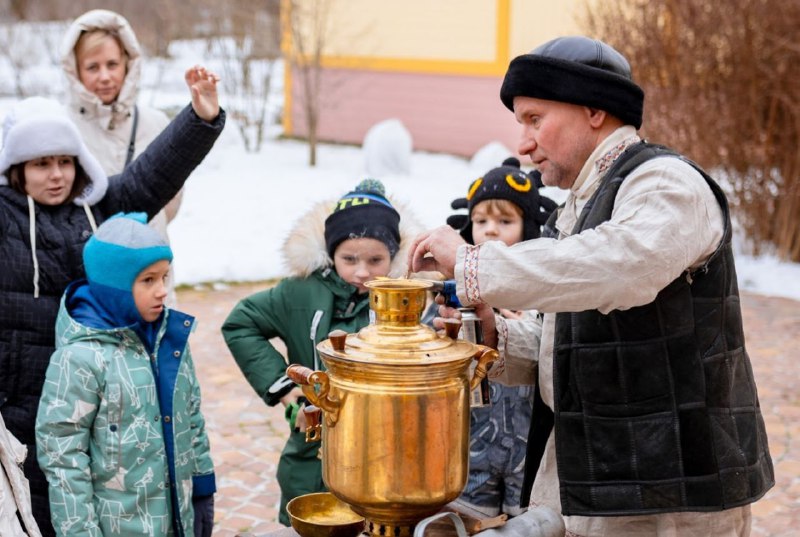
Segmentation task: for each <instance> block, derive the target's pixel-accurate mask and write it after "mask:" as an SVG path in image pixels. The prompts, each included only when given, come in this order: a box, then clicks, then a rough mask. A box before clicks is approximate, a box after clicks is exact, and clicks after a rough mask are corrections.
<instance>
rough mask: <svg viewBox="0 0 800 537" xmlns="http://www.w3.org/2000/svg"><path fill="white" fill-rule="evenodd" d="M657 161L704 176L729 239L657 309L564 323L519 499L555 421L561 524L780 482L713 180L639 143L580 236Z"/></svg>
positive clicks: (696, 505) (731, 498) (592, 314)
mask: <svg viewBox="0 0 800 537" xmlns="http://www.w3.org/2000/svg"><path fill="white" fill-rule="evenodd" d="M661 156H672V157H678V158H681V159H682V160H684V161H686V162H687V163H689V164H691V165H692V166H693V167H694V168H695V169H697V171H698V172H700V173H701V174H702V175H703V177H704V178H705V180H706V182H707V183H708V185H709V187H710V188H711V190H712V191H713V192H714V195H715V197H716V198H717V201H718V202H719V204H720V207H721V208H722V213H723V217H724V222H725V230H724V235H723V239H722V241H721V243H720V245H719V246H718V248H717V250H716V251H715V252H714V253H713V254H712V256H711V257H710V258H709V259H708V261H707V262H706V263H705V264H704V265H703V266H702V267H701V268H700V269H698V270H695V271H694V272H691V273H688V272H687V273H684V274H682V275H681V276H679V277H678V278H677V279H675V280H674V281H673V282H672V283H670V284H669V285H668V286H667V287H666V288H664V289H662V290H661V292H660V293H659V294H658V296H657V297H656V299H655V300H654V301H653V302H651V303H650V304H646V305H644V306H640V307H636V308H632V309H629V310H626V311H620V310H616V311H612V312H610V313H609V314H607V315H604V314H602V313H600V312H598V311H597V310H590V311H583V312H576V313H559V314H557V315H556V330H555V346H554V351H553V354H554V356H553V389H554V403H555V404H554V407H555V409H554V414H553V413H550V415H549V416H548V415H547V414H548V412H549V409H547V407H546V406H545V405H544V404H543V403H542V402H541V397H537V404H536V405H535V411H534V420H533V422H532V425H531V428H532V430H531V434H530V442H529V446H528V455H529V458H528V465H527V467H526V472H525V473H526V475H525V479H526V483H525V487H524V489H523V490H524V492H525V494H524V499H523V501H525V502H526V501H527V499H528V498H529V497H530V487H531V486H532V484H533V478H534V477H535V475H536V470H537V469H538V467H539V463H540V460H541V455H542V453H543V450H544V446H543V441H546V438H547V435H548V434H549V429H548V422H549V423H550V424H553V423H554V425H555V441H556V459H557V466H558V475H559V480H560V487H561V488H560V493H561V509H562V513H563V514H564V515H582V516H624V515H641V514H648V513H669V512H679V511H719V510H722V509H728V508H731V507H736V506H740V505H744V504H748V503H751V502H753V501H755V500H757V499H759V498H760V497H761V496H763V495H764V494H765V493H766V491H767V490H769V488H771V487H772V485H773V484H774V473H773V467H772V460H771V458H770V455H769V450H768V447H767V434H766V431H765V428H764V421H763V419H762V416H761V410H760V407H759V403H758V394H757V393H756V385H755V381H754V379H753V371H752V368H751V365H750V359H749V358H748V356H747V352H746V350H745V345H744V333H743V329H742V314H741V307H740V303H739V290H738V286H737V281H736V270H735V267H734V261H733V252H732V249H731V223H730V214H729V209H728V204H727V201H726V199H725V195H724V193H723V192H722V190H721V189H720V187H719V186H718V185H717V184H716V182H714V180H713V179H711V177H709V176H708V175H707V174H706V173H705V172H704V171H703V170H702V169H700V168H699V167H698V166H697V165H696V164H694V163H692V162H690V161H688V160H687V159H685V158H683V157H680V156H679V155H677V154H676V153H674V152H672V151H671V150H669V149H667V148H665V147H663V146H656V145H652V144H648V143H646V142H641V143H639V144H636V145H634V146H632V147H630V148H629V149H628V150H627V151H626V152H625V153H623V154H622V155H621V156H620V158H619V159H618V160H617V162H615V164H614V166H613V167H612V169H610V170H609V172H608V173H607V174H606V176H605V177H604V179H603V180H602V183H601V185H600V187H599V188H598V190H597V192H595V194H594V195H593V196H592V198H591V199H590V201H589V202H588V203H587V205H586V206H585V207H584V209H583V211H582V212H581V215H580V218H579V220H578V222H577V224H576V226H575V229H574V230H573V233H574V234H575V233H580V232H582V231H583V230H586V229H592V228H594V227H596V226H598V225H600V224H602V223H603V222H605V221H607V220H608V219H609V218H610V217H611V212H612V209H613V208H614V199H615V198H616V195H617V191H618V190H619V187H620V185H621V184H622V182H623V181H624V180H625V177H626V176H627V175H628V174H629V173H630V171H632V170H633V169H634V168H636V167H637V166H639V165H640V164H641V163H643V162H645V161H646V160H649V159H651V158H658V157H661ZM655 262H657V260H655ZM537 396H538V391H537ZM537 428H538V430H536V431H534V430H533V429H537Z"/></svg>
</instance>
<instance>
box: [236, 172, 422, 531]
mask: <svg viewBox="0 0 800 537" xmlns="http://www.w3.org/2000/svg"><path fill="white" fill-rule="evenodd" d="M331 205H333V210H331ZM412 221H413V219H410V218H409V215H408V214H407V211H406V213H405V214H404V215H403V218H402V220H401V218H400V214H399V212H398V211H397V210H396V209H395V206H394V205H393V204H392V203H391V202H390V201H389V200H388V199H387V198H386V196H385V191H384V187H383V184H382V183H380V182H379V181H376V180H374V179H370V180H365V181H362V183H361V184H359V185H358V186H357V187H356V189H355V190H354V191H352V192H349V193H347V194H346V195H345V196H343V197H342V198H341V199H340V200H339V201H338V202H335V203H320V204H317V205H316V206H315V207H313V208H312V209H311V210H310V211H309V213H308V214H306V215H304V216H303V217H302V218H300V219H298V221H297V224H296V225H295V227H294V229H293V230H292V231H291V232H290V234H289V236H288V237H287V239H286V241H285V243H284V246H283V253H284V257H285V260H286V262H287V265H288V266H289V269H290V270H291V273H292V276H291V277H289V278H286V279H284V280H281V282H280V283H278V284H277V285H276V286H275V287H273V288H271V289H267V290H266V291H261V292H259V293H256V294H254V295H251V296H249V297H247V298H245V299H243V300H242V301H240V302H239V303H238V304H237V305H236V307H235V308H234V309H233V311H231V313H230V315H229V316H228V318H227V320H226V321H225V323H224V324H223V326H222V334H223V335H224V336H225V341H226V343H227V344H228V348H229V349H230V350H231V353H232V354H233V357H234V358H235V359H236V363H237V364H238V365H239V368H240V369H241V370H242V373H244V376H245V378H246V379H247V381H248V382H249V383H250V385H251V386H252V387H253V389H255V391H256V393H257V394H258V395H259V397H261V398H262V399H263V400H264V402H265V403H266V404H268V405H270V406H275V405H277V404H279V403H280V404H282V405H283V406H284V407H286V409H287V419H289V421H290V436H289V440H288V441H287V443H286V446H285V447H284V449H283V452H282V453H281V458H280V462H279V463H278V484H279V485H280V487H281V504H280V512H279V521H280V522H281V523H282V524H285V525H287V526H288V525H289V518H288V515H287V514H286V504H287V502H288V501H289V500H291V499H293V498H295V497H297V496H301V495H303V494H309V493H312V492H321V491H324V490H326V489H325V484H324V483H323V481H322V468H321V463H320V460H319V458H318V457H317V454H318V452H319V447H320V444H319V442H314V443H306V438H305V432H304V423H305V422H304V415H303V413H302V410H301V408H302V401H303V399H302V396H303V392H302V391H301V390H300V388H299V387H297V386H295V385H294V384H293V383H292V382H291V381H290V380H289V379H288V378H287V377H286V367H287V364H286V360H285V359H284V357H283V355H282V354H281V353H280V352H279V351H278V350H277V349H276V348H275V347H274V346H273V345H272V344H271V343H270V339H271V338H275V337H277V338H280V339H281V340H282V341H283V343H284V344H285V345H286V349H287V358H288V361H289V363H290V364H301V365H304V366H306V367H309V368H312V369H321V368H324V367H323V364H322V362H321V361H320V360H319V357H318V356H317V352H316V345H317V343H319V342H320V341H322V340H324V339H326V338H327V337H328V333H329V332H330V331H332V330H336V329H340V330H344V331H346V332H348V333H354V332H357V331H359V330H360V329H361V328H363V327H365V326H366V325H367V324H368V323H369V320H370V319H369V311H370V310H369V294H368V289H367V288H366V287H365V286H364V283H366V282H367V281H369V280H372V279H374V278H375V277H378V276H386V275H391V276H395V277H398V276H401V275H402V274H403V271H404V270H405V257H406V256H405V253H404V251H405V250H406V249H407V247H406V244H407V243H408V242H410V240H411V239H413V237H414V234H415V233H416V231H417V230H418V229H417V228H415V227H413V224H412Z"/></svg>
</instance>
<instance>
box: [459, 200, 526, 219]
mask: <svg viewBox="0 0 800 537" xmlns="http://www.w3.org/2000/svg"><path fill="white" fill-rule="evenodd" d="M478 207H480V208H481V210H482V211H484V212H486V214H488V215H490V216H492V215H499V216H519V217H523V216H524V214H523V212H522V208H521V207H520V206H519V205H517V204H516V203H514V202H513V201H509V200H505V199H499V198H493V199H488V200H483V201H479V202H478V203H477V204H475V207H473V208H472V211H471V212H470V218H472V213H474V212H475V209H477V208H478Z"/></svg>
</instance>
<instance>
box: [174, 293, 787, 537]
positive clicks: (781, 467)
mask: <svg viewBox="0 0 800 537" xmlns="http://www.w3.org/2000/svg"><path fill="white" fill-rule="evenodd" d="M264 288H266V286H265V285H264V284H263V283H257V284H243V285H222V286H213V287H212V286H203V287H202V288H201V289H199V290H198V289H181V290H179V291H178V301H179V309H181V310H183V311H186V312H187V313H190V314H192V315H194V316H196V317H197V318H198V319H199V320H200V321H201V322H200V323H199V324H198V328H197V330H196V331H195V333H194V334H193V335H192V339H191V345H192V356H193V358H194V360H195V365H196V368H197V375H198V378H199V379H200V385H201V388H202V396H203V404H202V409H203V413H204V415H205V417H206V428H207V429H208V433H209V439H210V441H211V450H212V456H213V457H214V461H215V465H216V472H217V486H218V491H217V495H216V499H215V503H216V511H217V512H216V515H215V527H214V537H236V536H237V535H239V534H240V533H243V532H252V533H253V534H254V535H261V534H265V533H268V532H270V531H273V530H276V529H278V528H280V527H281V526H280V525H279V524H278V523H277V522H276V518H277V516H276V515H277V503H278V500H279V498H280V490H279V488H278V483H277V481H276V480H275V470H276V466H277V463H278V458H279V456H280V451H281V449H282V448H283V445H284V443H285V441H286V437H287V435H288V431H287V427H286V422H285V419H284V417H283V412H282V409H281V408H279V407H268V406H267V405H265V404H264V402H263V401H261V400H260V399H259V397H258V396H257V395H256V394H255V392H254V391H253V389H252V388H251V387H250V385H249V384H248V383H247V381H246V380H245V379H244V377H243V376H242V374H241V372H240V371H239V369H238V367H237V365H236V362H235V361H234V360H233V358H232V357H231V356H230V353H229V352H228V349H227V347H226V346H225V342H224V341H223V338H222V334H221V333H220V329H219V328H220V326H222V323H223V321H224V320H225V318H226V317H227V315H228V313H229V312H230V310H231V309H232V308H233V306H234V305H235V304H236V303H237V302H238V301H239V300H240V299H242V298H244V297H245V296H248V295H250V294H252V293H254V292H257V291H261V290H263V289H264ZM742 306H743V314H744V327H745V337H746V341H747V349H748V353H749V355H750V358H751V361H752V363H753V375H754V377H755V379H756V382H757V384H758V390H759V398H760V402H761V408H762V410H763V413H764V421H765V425H766V428H767V435H768V437H769V440H770V450H771V453H772V454H773V456H774V459H775V463H776V481H777V482H778V485H776V487H775V488H774V489H773V490H771V491H770V492H769V493H768V494H767V495H766V496H765V497H764V498H763V499H762V500H760V501H759V502H756V503H755V504H753V506H752V513H753V529H752V533H751V536H752V537H788V536H790V535H792V536H794V535H798V534H800V531H799V530H798V528H800V396H798V389H797V380H796V379H797V373H796V371H797V366H796V360H797V351H796V349H797V348H800V302H798V301H795V300H790V299H784V298H776V297H765V296H759V295H751V294H743V295H742Z"/></svg>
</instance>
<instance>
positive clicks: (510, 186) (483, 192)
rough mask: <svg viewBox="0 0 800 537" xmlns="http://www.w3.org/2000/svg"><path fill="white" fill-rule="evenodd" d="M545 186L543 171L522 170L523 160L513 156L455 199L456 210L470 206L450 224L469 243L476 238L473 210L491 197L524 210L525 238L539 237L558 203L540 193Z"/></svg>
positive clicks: (453, 204) (451, 217) (453, 205)
mask: <svg viewBox="0 0 800 537" xmlns="http://www.w3.org/2000/svg"><path fill="white" fill-rule="evenodd" d="M541 187H542V180H541V174H539V172H538V171H534V172H532V173H530V174H528V173H525V172H524V171H522V170H521V169H520V162H519V159H517V158H515V157H509V158H507V159H506V160H504V161H503V164H502V165H501V166H499V167H497V168H492V169H491V170H489V171H488V172H486V174H484V176H483V177H479V178H478V179H476V180H474V181H473V182H472V183H471V184H470V186H469V189H468V191H467V197H466V198H458V199H456V200H453V202H452V204H451V207H452V208H453V209H462V208H466V209H467V211H468V212H467V214H457V215H452V216H450V217H449V218H448V219H447V223H448V224H449V225H450V226H451V227H453V228H455V229H458V230H460V232H461V236H462V237H464V240H466V241H467V242H469V243H473V242H474V239H473V237H472V210H473V209H474V208H475V206H476V205H477V204H479V203H480V202H482V201H486V200H491V199H501V200H507V201H510V202H511V203H513V204H515V205H516V206H517V207H519V208H520V210H521V211H522V240H530V239H537V238H539V236H540V235H541V226H542V224H544V223H545V222H546V221H547V218H548V217H549V216H550V213H551V212H552V211H553V209H555V207H556V203H555V202H554V201H552V200H551V199H549V198H546V197H545V196H541V195H540V194H539V188H541Z"/></svg>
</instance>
